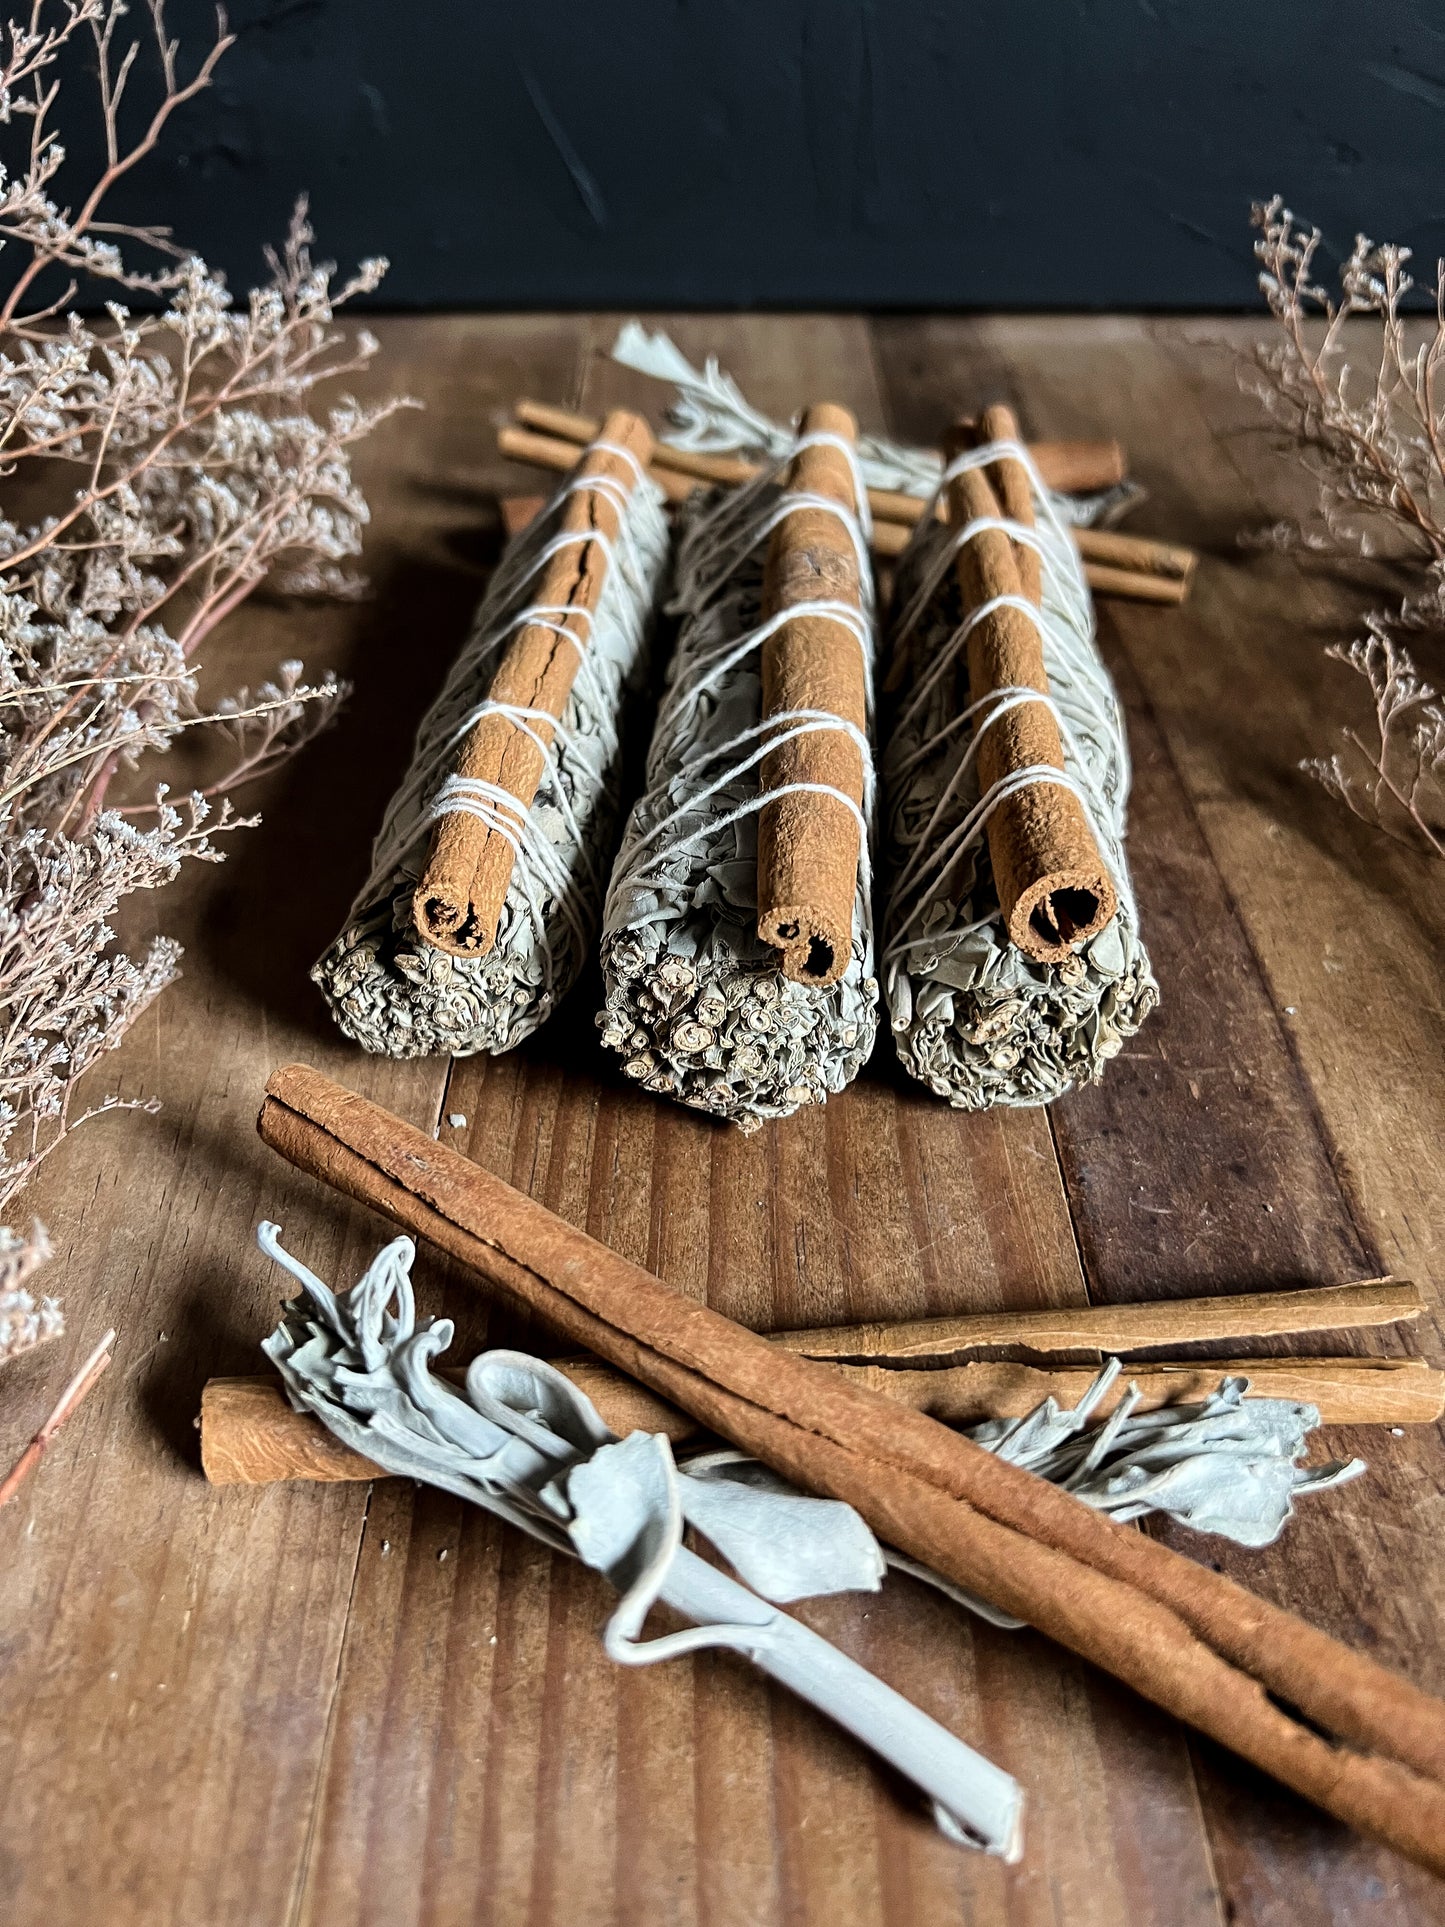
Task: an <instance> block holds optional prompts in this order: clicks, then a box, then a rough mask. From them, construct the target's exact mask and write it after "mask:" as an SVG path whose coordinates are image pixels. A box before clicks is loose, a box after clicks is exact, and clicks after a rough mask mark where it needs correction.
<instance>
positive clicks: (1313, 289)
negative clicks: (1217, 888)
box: [1245, 196, 1445, 856]
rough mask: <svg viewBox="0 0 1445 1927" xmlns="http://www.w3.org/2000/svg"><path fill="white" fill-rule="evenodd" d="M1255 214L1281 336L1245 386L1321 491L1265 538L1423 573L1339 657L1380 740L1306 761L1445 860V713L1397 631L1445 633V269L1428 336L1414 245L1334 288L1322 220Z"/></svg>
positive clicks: (1361, 267)
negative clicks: (1416, 324)
mask: <svg viewBox="0 0 1445 1927" xmlns="http://www.w3.org/2000/svg"><path fill="white" fill-rule="evenodd" d="M1253 221H1254V225H1255V227H1256V228H1257V229H1258V230H1259V238H1258V240H1256V242H1255V245H1254V252H1255V257H1256V259H1257V260H1258V262H1259V264H1260V276H1259V284H1260V288H1261V291H1262V292H1263V294H1264V297H1265V300H1266V302H1267V303H1268V305H1269V309H1270V312H1271V314H1273V316H1274V317H1275V319H1276V321H1278V323H1279V324H1280V328H1281V330H1282V335H1283V339H1277V340H1274V341H1272V342H1268V343H1262V344H1261V345H1260V346H1259V347H1258V349H1257V350H1256V351H1255V355H1254V359H1253V363H1252V366H1251V368H1250V370H1249V372H1248V373H1247V375H1246V377H1245V382H1246V386H1247V387H1249V388H1250V389H1251V391H1252V392H1253V393H1254V394H1255V395H1256V396H1257V397H1258V399H1259V400H1260V401H1261V402H1262V403H1263V405H1264V407H1265V408H1266V410H1267V411H1268V412H1269V414H1270V416H1271V417H1272V419H1273V420H1274V421H1276V422H1277V423H1278V424H1280V425H1281V426H1282V427H1283V428H1285V429H1286V430H1287V431H1288V433H1289V435H1290V437H1291V439H1292V441H1293V442H1294V443H1295V444H1296V445H1297V446H1298V448H1299V450H1300V453H1301V459H1302V460H1303V461H1304V462H1305V464H1306V466H1307V467H1308V468H1309V470H1310V471H1311V473H1312V474H1313V475H1314V477H1315V480H1316V482H1317V483H1318V488H1319V496H1318V508H1317V512H1316V515H1315V516H1314V518H1313V519H1306V520H1305V521H1303V522H1281V523H1277V524H1275V525H1274V527H1273V528H1271V529H1269V530H1267V531H1266V532H1265V533H1264V535H1263V536H1262V537H1260V538H1256V540H1257V542H1260V543H1262V544H1263V545H1266V546H1270V547H1276V548H1285V549H1288V548H1294V549H1307V550H1312V551H1315V552H1317V553H1324V554H1335V555H1339V554H1342V553H1344V554H1351V555H1355V556H1359V557H1363V558H1365V559H1367V560H1370V561H1381V562H1384V563H1386V564H1396V565H1404V567H1405V568H1406V569H1407V570H1408V571H1409V572H1410V573H1411V574H1412V575H1413V576H1414V577H1415V580H1414V583H1413V585H1412V587H1411V588H1410V590H1409V592H1408V593H1407V594H1406V595H1405V596H1404V598H1403V599H1402V600H1401V602H1400V603H1399V605H1398V607H1396V608H1395V609H1394V610H1392V611H1390V612H1389V613H1385V612H1377V613H1376V614H1374V615H1371V616H1369V617H1368V618H1367V619H1366V630H1367V633H1366V634H1365V635H1364V636H1362V637H1361V638H1360V639H1359V640H1358V641H1356V642H1354V643H1352V644H1350V645H1349V646H1348V647H1347V648H1339V647H1337V648H1333V649H1331V650H1329V651H1328V652H1327V653H1328V654H1329V655H1330V656H1332V657H1333V658H1334V659H1335V660H1336V661H1338V662H1342V663H1345V664H1346V665H1347V666H1348V667H1350V668H1351V669H1353V670H1355V671H1356V673H1357V674H1359V675H1360V676H1361V677H1362V678H1363V679H1364V681H1365V682H1366V683H1367V685H1368V687H1369V690H1370V693H1371V697H1372V699H1373V703H1374V710H1375V718H1374V740H1373V741H1370V742H1367V741H1366V739H1365V738H1364V737H1363V736H1362V735H1361V734H1360V733H1359V731H1357V730H1355V729H1352V728H1346V729H1345V730H1344V731H1343V732H1342V735H1343V740H1344V745H1345V747H1344V750H1343V752H1342V753H1339V754H1336V755H1334V756H1330V757H1324V758H1311V759H1309V760H1308V761H1306V762H1305V763H1304V764H1302V765H1301V767H1302V768H1304V769H1306V770H1307V771H1309V773H1310V774H1311V775H1313V776H1315V777H1316V778H1318V780H1319V781H1320V782H1322V783H1323V784H1324V785H1325V787H1326V788H1327V789H1329V790H1330V791H1331V792H1332V793H1333V794H1334V795H1336V796H1338V797H1339V798H1340V800H1341V801H1342V802H1344V803H1346V804H1347V805H1348V806H1349V808H1350V809H1352V810H1353V811H1354V812H1355V813H1356V815H1358V816H1360V817H1362V818H1364V819H1365V821H1367V822H1370V823H1373V824H1376V825H1378V827H1380V828H1382V829H1384V830H1387V831H1388V832H1389V833H1390V834H1392V835H1394V836H1397V837H1399V838H1401V839H1402V840H1404V841H1406V842H1410V843H1414V844H1415V845H1417V846H1420V845H1423V847H1424V848H1426V849H1427V850H1429V851H1430V852H1431V853H1432V854H1434V855H1437V856H1440V855H1445V711H1442V708H1441V705H1440V699H1439V697H1438V696H1437V694H1436V692H1435V691H1434V690H1433V689H1432V688H1430V687H1429V686H1428V685H1427V684H1425V683H1423V682H1422V681H1421V680H1420V678H1419V676H1418V673H1417V671H1416V669H1415V665H1414V662H1413V660H1412V659H1411V656H1410V654H1409V652H1408V651H1407V650H1406V649H1404V648H1403V647H1402V646H1401V645H1400V644H1399V643H1397V642H1396V641H1395V640H1394V639H1393V637H1394V635H1395V633H1396V632H1398V631H1400V630H1411V631H1415V632H1418V633H1421V634H1426V633H1433V634H1434V635H1436V636H1437V637H1438V635H1439V633H1440V632H1441V631H1442V630H1445V395H1442V393H1441V367H1442V363H1445V262H1441V263H1439V264H1437V268H1436V277H1435V284H1434V288H1433V290H1432V292H1433V297H1434V307H1435V313H1434V325H1433V327H1432V328H1430V329H1429V330H1428V332H1427V335H1426V337H1425V338H1424V339H1420V338H1418V331H1412V330H1411V329H1410V328H1409V327H1408V325H1407V318H1406V313H1405V302H1406V299H1407V297H1408V296H1409V294H1410V293H1411V291H1412V289H1413V288H1414V286H1415V283H1414V281H1413V279H1412V278H1411V276H1410V274H1409V273H1408V272H1407V263H1408V262H1409V260H1410V250H1409V249H1408V248H1402V247H1395V246H1391V245H1388V244H1384V245H1377V244H1376V243H1375V242H1373V241H1371V240H1370V239H1369V238H1368V237H1367V236H1365V235H1363V234H1361V235H1357V236H1356V237H1355V245H1354V248H1353V249H1352V251H1351V253H1350V255H1349V257H1348V259H1347V260H1346V261H1345V262H1344V264H1343V266H1342V267H1341V269H1340V276H1339V281H1340V291H1339V295H1338V297H1336V296H1334V295H1332V294H1330V293H1329V292H1328V291H1327V290H1326V289H1325V288H1324V287H1323V286H1322V285H1321V284H1320V283H1319V282H1318V281H1317V280H1316V279H1315V259H1316V256H1317V254H1318V252H1319V248H1320V244H1321V235H1320V232H1319V229H1318V228H1312V227H1305V226H1303V225H1302V224H1301V223H1299V222H1298V221H1297V219H1296V217H1295V216H1294V214H1292V213H1291V211H1290V210H1289V209H1288V208H1287V207H1286V206H1285V205H1284V203H1283V201H1282V200H1281V199H1280V198H1279V197H1278V196H1276V197H1275V198H1274V199H1273V200H1272V201H1268V202H1259V203H1256V205H1255V207H1254V210H1253ZM1361 321H1365V322H1369V323H1372V324H1373V325H1374V328H1375V329H1376V330H1377V331H1378V332H1377V334H1376V336H1375V339H1374V346H1373V348H1372V351H1371V356H1370V359H1369V361H1368V363H1367V364H1366V365H1364V366H1362V367H1361V366H1356V365H1354V364H1352V363H1351V361H1350V359H1349V356H1348V354H1347V352H1346V351H1347V348H1349V347H1352V346H1355V345H1356V342H1357V338H1358V329H1353V330H1352V329H1351V328H1350V325H1349V324H1350V323H1352V322H1355V323H1358V322H1361ZM1412 344H1413V345H1412Z"/></svg>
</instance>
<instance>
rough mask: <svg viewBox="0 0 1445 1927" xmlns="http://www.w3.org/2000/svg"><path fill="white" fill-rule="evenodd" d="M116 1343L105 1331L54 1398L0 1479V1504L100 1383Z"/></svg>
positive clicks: (11, 1495) (13, 1492)
mask: <svg viewBox="0 0 1445 1927" xmlns="http://www.w3.org/2000/svg"><path fill="white" fill-rule="evenodd" d="M114 1344H115V1333H114V1332H113V1331H108V1332H107V1333H106V1334H105V1337H104V1338H102V1339H101V1341H100V1343H99V1344H98V1345H97V1346H96V1348H95V1350H94V1351H93V1352H92V1353H91V1354H90V1357H89V1358H87V1359H86V1361H85V1363H84V1364H83V1365H82V1366H81V1368H80V1370H79V1371H78V1372H77V1373H76V1374H75V1376H74V1378H72V1379H71V1381H70V1383H69V1384H68V1385H67V1386H66V1388H65V1390H64V1391H63V1392H62V1393H61V1394H60V1397H59V1398H58V1399H57V1400H56V1402H55V1405H54V1407H53V1408H52V1410H51V1413H50V1416H49V1417H48V1418H47V1419H46V1421H45V1423H44V1424H43V1425H42V1426H41V1428H40V1430H39V1431H38V1432H37V1433H36V1434H35V1437H34V1438H33V1439H32V1440H31V1441H30V1443H29V1445H27V1446H26V1448H25V1450H24V1451H23V1452H22V1453H21V1454H20V1457H19V1458H18V1459H17V1460H16V1461H15V1463H14V1465H12V1466H11V1468H10V1470H9V1471H8V1472H7V1473H6V1474H5V1477H4V1478H3V1479H0V1507H3V1506H7V1505H8V1504H9V1503H10V1501H11V1500H12V1499H13V1498H14V1497H15V1494H16V1493H17V1492H18V1491H19V1490H20V1488H21V1486H22V1485H24V1483H25V1481H26V1480H27V1479H28V1478H29V1477H30V1474H31V1473H32V1472H33V1471H34V1470H35V1468H36V1466H37V1465H39V1463H40V1461H41V1459H42V1458H44V1456H45V1453H46V1451H47V1449H48V1447H49V1446H50V1443H51V1441H52V1440H53V1439H54V1437H55V1435H56V1433H57V1432H58V1431H59V1430H60V1428H61V1426H62V1425H64V1423H65V1421H66V1420H67V1419H68V1418H69V1417H70V1416H71V1414H72V1413H73V1412H74V1411H75V1410H76V1408H77V1407H78V1406H79V1405H80V1404H81V1403H82V1402H83V1401H84V1400H85V1399H87V1398H88V1397H89V1396H90V1394H91V1393H92V1392H93V1391H94V1390H95V1388H96V1386H97V1385H98V1384H99V1383H100V1379H101V1375H102V1373H103V1372H104V1371H105V1370H106V1368H107V1366H108V1365H109V1364H110V1362H111V1347H112V1346H113V1345H114Z"/></svg>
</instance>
